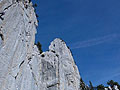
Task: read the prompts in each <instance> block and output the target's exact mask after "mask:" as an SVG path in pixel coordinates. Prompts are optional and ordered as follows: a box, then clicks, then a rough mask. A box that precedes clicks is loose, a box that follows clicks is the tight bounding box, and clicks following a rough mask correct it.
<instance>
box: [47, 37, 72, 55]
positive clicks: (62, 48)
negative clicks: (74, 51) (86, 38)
mask: <svg viewBox="0 0 120 90" xmlns="http://www.w3.org/2000/svg"><path fill="white" fill-rule="evenodd" d="M49 50H50V51H55V52H56V53H58V54H67V53H70V50H69V49H68V47H67V45H66V43H65V42H64V41H63V40H62V39H60V38H56V39H54V40H53V41H52V42H51V44H50V46H49Z"/></svg>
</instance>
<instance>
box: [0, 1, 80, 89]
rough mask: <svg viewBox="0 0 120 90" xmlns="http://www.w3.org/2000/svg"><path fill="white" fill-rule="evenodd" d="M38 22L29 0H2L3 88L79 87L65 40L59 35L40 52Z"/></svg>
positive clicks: (0, 56) (0, 74) (0, 68)
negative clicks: (37, 40) (46, 49)
mask: <svg viewBox="0 0 120 90" xmlns="http://www.w3.org/2000/svg"><path fill="white" fill-rule="evenodd" d="M36 26H37V19H36V16H35V13H34V8H33V7H32V3H31V2H30V0H0V90H80V75H79V71H78V69H77V66H76V65H75V63H74V60H73V57H72V54H71V52H70V50H69V49H68V47H67V46H66V44H65V42H64V41H62V40H61V39H58V38H57V39H55V40H54V41H53V42H51V45H50V46H49V51H46V52H43V53H42V54H40V53H39V51H38V48H37V46H36V45H34V41H35V33H36Z"/></svg>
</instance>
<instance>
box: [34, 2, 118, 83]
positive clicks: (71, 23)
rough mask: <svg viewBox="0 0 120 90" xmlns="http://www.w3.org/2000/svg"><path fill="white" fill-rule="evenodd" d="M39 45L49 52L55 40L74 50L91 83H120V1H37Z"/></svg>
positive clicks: (85, 77)
mask: <svg viewBox="0 0 120 90" xmlns="http://www.w3.org/2000/svg"><path fill="white" fill-rule="evenodd" d="M34 2H36V3H37V4H38V7H37V14H38V16H39V18H38V19H39V26H38V33H37V35H36V42H37V41H40V42H41V44H42V46H43V50H44V51H45V50H47V49H48V46H49V44H50V42H51V41H52V40H53V39H55V38H62V39H63V40H64V41H65V42H66V43H67V45H68V46H69V47H70V48H71V50H72V53H73V57H74V59H75V61H76V64H77V66H78V68H79V71H80V74H81V77H82V78H83V80H84V81H85V83H86V84H88V81H89V80H90V81H92V83H93V85H98V84H105V82H107V81H108V80H111V79H112V80H115V81H118V82H119V83H120V0H35V1H34Z"/></svg>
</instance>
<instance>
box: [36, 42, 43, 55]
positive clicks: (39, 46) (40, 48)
mask: <svg viewBox="0 0 120 90" xmlns="http://www.w3.org/2000/svg"><path fill="white" fill-rule="evenodd" d="M36 45H37V47H38V50H39V52H40V54H41V53H42V52H43V51H42V45H41V43H40V42H37V44H36Z"/></svg>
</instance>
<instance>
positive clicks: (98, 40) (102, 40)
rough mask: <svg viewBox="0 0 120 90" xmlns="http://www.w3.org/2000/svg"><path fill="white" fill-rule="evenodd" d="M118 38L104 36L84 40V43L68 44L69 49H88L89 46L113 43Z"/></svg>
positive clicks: (117, 35)
mask: <svg viewBox="0 0 120 90" xmlns="http://www.w3.org/2000/svg"><path fill="white" fill-rule="evenodd" d="M119 37H120V34H111V35H106V36H103V37H98V38H93V39H90V40H86V41H78V42H75V43H73V44H70V47H71V49H77V48H84V47H90V46H94V45H98V44H102V43H105V42H110V41H113V40H115V39H118V38H119Z"/></svg>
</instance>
